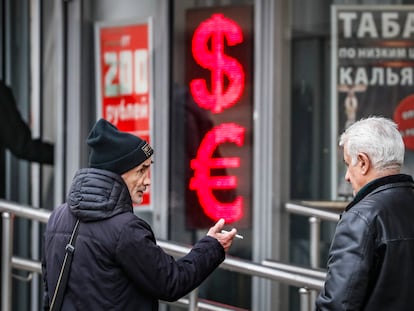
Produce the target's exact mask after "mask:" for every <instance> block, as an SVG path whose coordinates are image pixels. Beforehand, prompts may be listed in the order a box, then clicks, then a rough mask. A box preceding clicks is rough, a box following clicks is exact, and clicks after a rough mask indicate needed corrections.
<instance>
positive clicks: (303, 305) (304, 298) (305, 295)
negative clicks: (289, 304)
mask: <svg viewBox="0 0 414 311" xmlns="http://www.w3.org/2000/svg"><path fill="white" fill-rule="evenodd" d="M299 296H300V311H311V302H310V292H309V290H308V289H307V288H305V287H301V288H299Z"/></svg>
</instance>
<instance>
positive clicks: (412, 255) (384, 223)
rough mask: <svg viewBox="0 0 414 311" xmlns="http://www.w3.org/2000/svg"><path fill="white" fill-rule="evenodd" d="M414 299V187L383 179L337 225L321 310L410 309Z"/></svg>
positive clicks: (398, 178) (404, 178)
mask: <svg viewBox="0 0 414 311" xmlns="http://www.w3.org/2000/svg"><path fill="white" fill-rule="evenodd" d="M413 299H414V184H413V179H412V178H411V176H408V175H403V174H400V175H392V176H387V177H383V178H379V179H377V180H375V181H373V182H371V183H369V184H368V185H366V186H365V187H364V188H362V189H361V190H360V191H359V192H358V194H357V196H356V197H355V199H354V200H353V201H352V202H351V203H350V204H349V205H348V207H347V210H346V212H345V213H343V215H342V217H341V220H340V221H339V223H338V225H337V229H336V232H335V236H334V239H333V242H332V246H331V250H330V253H329V260H328V274H327V277H326V281H325V287H324V289H323V290H322V292H321V294H320V296H319V298H318V299H317V301H316V306H317V307H316V310H321V311H328V310H329V311H339V310H341V311H362V310H363V311H409V310H413V306H412V301H413Z"/></svg>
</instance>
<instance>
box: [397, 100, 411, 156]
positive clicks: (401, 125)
mask: <svg viewBox="0 0 414 311" xmlns="http://www.w3.org/2000/svg"><path fill="white" fill-rule="evenodd" d="M394 121H395V123H397V124H398V129H399V130H400V133H401V135H402V137H403V141H404V144H405V146H406V147H407V148H408V149H410V150H414V95H409V96H407V97H405V98H404V99H403V100H402V101H401V102H400V104H399V105H398V106H397V108H396V109H395V112H394Z"/></svg>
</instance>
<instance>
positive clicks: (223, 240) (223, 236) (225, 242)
mask: <svg viewBox="0 0 414 311" xmlns="http://www.w3.org/2000/svg"><path fill="white" fill-rule="evenodd" d="M223 227H224V219H220V220H219V221H217V222H216V224H215V225H214V226H213V227H211V228H210V229H209V230H208V232H207V235H208V236H211V237H213V238H215V239H217V241H219V243H220V244H221V246H223V248H224V251H225V252H227V251H228V250H229V248H230V246H231V244H232V243H233V239H234V237H235V236H236V233H237V230H236V229H235V228H233V229H231V231H229V232H225V233H221V230H222V229H223Z"/></svg>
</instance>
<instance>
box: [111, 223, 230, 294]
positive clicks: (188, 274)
mask: <svg viewBox="0 0 414 311" xmlns="http://www.w3.org/2000/svg"><path fill="white" fill-rule="evenodd" d="M116 257H117V260H118V261H119V262H120V264H121V266H122V267H123V269H124V270H125V271H126V272H127V274H128V276H129V277H130V279H131V281H132V282H133V283H134V284H135V285H136V286H137V287H138V288H140V290H142V291H143V292H146V293H147V294H148V295H149V296H151V297H153V298H155V299H161V300H165V301H175V300H177V299H179V298H181V297H182V296H184V295H186V294H187V293H189V292H190V291H192V290H193V289H195V288H196V287H198V286H199V285H200V284H201V282H202V281H204V280H205V279H206V278H207V276H208V275H210V274H211V273H212V272H213V271H214V269H215V268H217V267H218V266H219V265H220V263H221V262H222V261H223V260H224V258H225V253H224V249H223V247H222V246H221V245H220V243H219V242H218V241H217V240H216V239H214V238H212V237H209V236H206V237H204V238H202V239H201V240H200V241H199V242H198V243H197V244H195V245H194V247H193V248H192V250H191V251H190V252H189V253H188V254H187V255H186V256H184V257H182V258H180V259H178V260H175V259H174V258H173V257H172V256H170V255H168V254H166V253H165V252H164V251H163V250H162V249H161V248H160V247H159V246H157V245H156V243H155V238H154V235H153V233H152V231H151V229H150V228H149V227H144V226H143V224H142V223H140V222H139V221H138V220H136V221H132V222H130V223H129V224H128V225H127V226H125V228H124V229H123V230H122V233H121V236H120V238H119V241H118V246H117V250H116Z"/></svg>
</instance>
